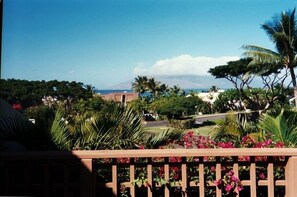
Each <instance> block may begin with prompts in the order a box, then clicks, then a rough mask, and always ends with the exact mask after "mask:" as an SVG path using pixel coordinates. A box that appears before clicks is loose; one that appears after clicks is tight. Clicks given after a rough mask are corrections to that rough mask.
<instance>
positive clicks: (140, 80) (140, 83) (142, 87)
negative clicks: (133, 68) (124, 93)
mask: <svg viewBox="0 0 297 197" xmlns="http://www.w3.org/2000/svg"><path fill="white" fill-rule="evenodd" d="M147 83H148V79H147V77H146V76H137V77H136V78H135V82H133V83H132V88H133V90H134V92H138V93H140V94H142V93H144V92H146V91H147Z"/></svg>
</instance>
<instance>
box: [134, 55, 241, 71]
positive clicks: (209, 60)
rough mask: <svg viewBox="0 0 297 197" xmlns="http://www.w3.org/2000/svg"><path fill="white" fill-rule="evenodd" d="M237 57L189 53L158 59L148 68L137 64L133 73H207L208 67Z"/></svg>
mask: <svg viewBox="0 0 297 197" xmlns="http://www.w3.org/2000/svg"><path fill="white" fill-rule="evenodd" d="M238 59H240V57H237V56H222V57H205V56H198V57H192V56H191V55H180V56H177V57H173V58H171V59H162V60H158V61H157V62H156V63H155V64H154V65H152V66H151V67H149V68H146V67H144V65H142V64H137V66H136V67H135V68H134V70H133V73H134V74H135V75H209V73H207V71H208V70H209V69H210V68H213V67H215V66H219V65H223V64H226V63H227V62H228V61H234V60H238Z"/></svg>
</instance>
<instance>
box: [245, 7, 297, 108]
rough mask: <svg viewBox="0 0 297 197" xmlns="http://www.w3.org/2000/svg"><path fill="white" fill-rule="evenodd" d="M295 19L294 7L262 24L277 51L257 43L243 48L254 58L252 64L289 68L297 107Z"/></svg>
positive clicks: (296, 33)
mask: <svg viewBox="0 0 297 197" xmlns="http://www.w3.org/2000/svg"><path fill="white" fill-rule="evenodd" d="M295 20H296V19H295V9H294V10H293V11H286V12H282V14H281V15H280V17H278V18H274V20H272V21H269V22H267V23H265V24H263V25H262V28H263V29H264V31H265V32H266V34H267V35H268V36H269V38H270V39H271V41H272V42H273V43H274V44H275V48H276V51H273V50H270V49H266V48H263V47H259V46H255V45H247V46H243V48H244V49H246V52H245V53H244V54H245V55H246V56H248V57H252V58H253V61H252V62H251V63H250V64H251V65H252V64H258V65H265V64H266V65H267V64H269V65H271V66H272V67H275V66H277V67H278V68H279V69H283V68H284V67H285V68H288V69H289V71H290V75H291V80H292V85H293V87H294V96H295V98H296V99H295V104H296V107H297V84H296V76H295V72H294V68H295V67H296V65H297V64H296V60H297V59H296V54H297V25H296V21H295Z"/></svg>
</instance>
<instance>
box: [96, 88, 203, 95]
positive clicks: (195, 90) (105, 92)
mask: <svg viewBox="0 0 297 197" xmlns="http://www.w3.org/2000/svg"><path fill="white" fill-rule="evenodd" d="M184 91H185V92H186V94H187V93H189V92H191V91H192V92H207V91H208V89H184ZM95 92H96V93H97V94H110V93H119V92H121V93H123V92H128V93H131V92H133V90H131V89H123V90H95Z"/></svg>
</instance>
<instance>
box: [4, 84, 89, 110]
mask: <svg viewBox="0 0 297 197" xmlns="http://www.w3.org/2000/svg"><path fill="white" fill-rule="evenodd" d="M93 91H94V88H93V87H92V86H91V85H84V84H83V83H81V82H75V81H72V82H69V81H57V80H52V81H44V80H42V81H27V80H19V79H7V80H5V79H1V80H0V97H1V98H3V99H5V100H6V101H8V102H9V103H10V104H13V103H15V102H20V103H21V104H22V106H23V107H24V108H26V107H29V106H32V105H38V104H40V103H41V102H42V98H43V97H44V96H52V97H56V98H57V99H61V100H63V99H67V98H72V99H80V98H82V99H87V98H91V97H92V94H93Z"/></svg>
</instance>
